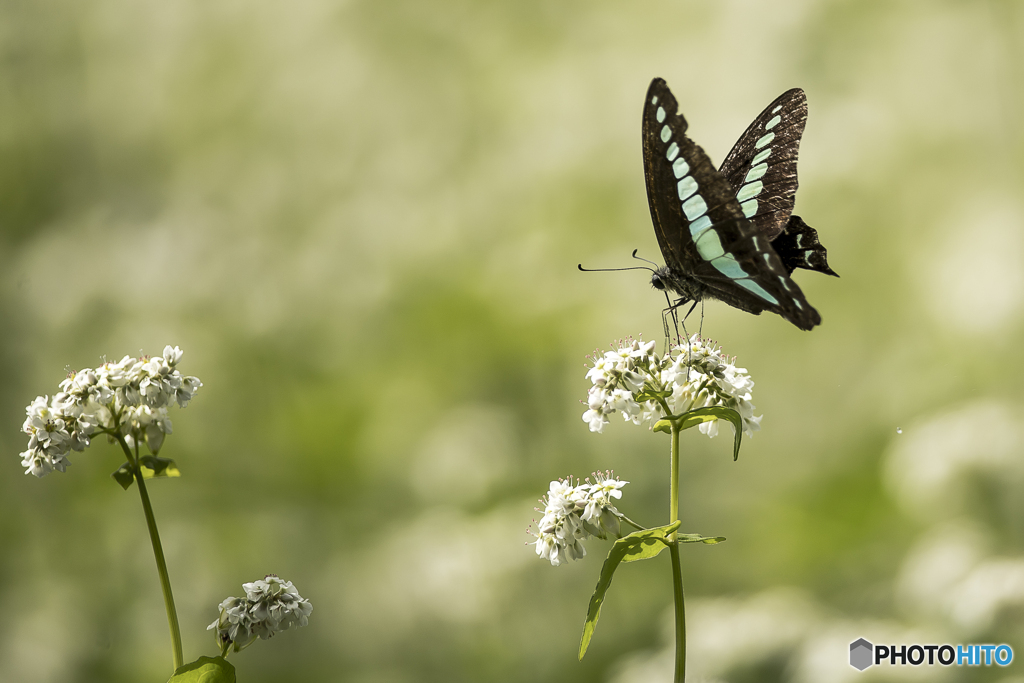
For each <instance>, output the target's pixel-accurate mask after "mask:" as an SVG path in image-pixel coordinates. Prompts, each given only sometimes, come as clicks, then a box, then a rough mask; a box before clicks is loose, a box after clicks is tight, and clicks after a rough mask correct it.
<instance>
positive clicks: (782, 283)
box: [642, 78, 821, 330]
mask: <svg viewBox="0 0 1024 683" xmlns="http://www.w3.org/2000/svg"><path fill="white" fill-rule="evenodd" d="M677 109H678V105H677V103H676V99H675V97H673V95H672V93H671V92H670V91H669V89H668V86H667V85H666V84H665V81H663V80H662V79H660V78H656V79H654V80H653V81H652V82H651V86H650V88H649V89H648V91H647V98H646V100H645V101H644V114H643V126H642V134H643V153H644V175H645V178H646V181H647V199H648V203H649V204H650V208H651V218H652V220H653V222H654V230H655V233H656V235H657V237H658V243H659V245H660V246H661V251H662V254H663V256H664V257H665V261H666V264H667V265H668V267H669V269H670V271H672V274H673V276H674V277H676V278H677V279H680V280H684V281H687V280H688V281H694V282H696V283H698V284H699V285H700V286H702V288H703V289H705V290H706V291H707V293H708V294H709V295H710V296H713V297H714V298H717V299H720V300H722V301H724V302H726V303H728V304H729V305H731V306H734V307H735V308H739V309H741V310H744V311H748V312H750V313H755V314H757V313H760V312H761V311H764V310H771V311H774V312H775V313H778V314H779V315H781V316H782V317H784V318H786V319H787V320H789V321H790V322H792V323H793V324H794V325H796V326H797V327H799V328H801V329H805V330H809V329H811V328H812V327H814V326H815V325H817V324H818V323H820V322H821V318H820V316H819V315H818V313H817V311H815V310H814V308H812V307H811V305H810V304H809V303H808V302H807V299H806V298H804V295H803V293H802V292H801V291H800V288H799V287H798V286H797V285H796V283H795V282H793V281H792V280H791V279H790V278H789V274H788V273H787V271H786V269H785V267H784V266H783V264H782V261H781V260H780V259H779V256H778V255H777V254H776V253H775V251H774V250H773V249H772V247H771V245H770V243H769V240H768V238H767V237H766V236H764V235H761V234H759V232H758V230H757V228H756V227H755V226H754V225H753V224H751V222H750V221H749V220H747V218H746V217H745V216H744V215H743V210H742V209H741V208H740V203H739V202H738V201H737V199H736V196H735V192H734V190H733V187H732V185H730V184H729V182H728V180H726V178H725V177H724V176H723V175H722V174H721V173H719V171H718V170H716V169H715V167H714V164H712V163H711V160H710V159H709V158H708V156H707V154H705V153H704V150H703V149H701V148H700V147H698V146H697V145H696V144H694V142H693V141H692V140H690V139H689V138H688V137H687V136H686V134H685V133H686V128H687V123H686V119H685V118H684V117H683V116H682V115H680V114H677ZM675 288H676V289H677V291H678V287H675Z"/></svg>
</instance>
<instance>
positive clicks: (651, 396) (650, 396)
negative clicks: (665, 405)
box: [633, 389, 672, 403]
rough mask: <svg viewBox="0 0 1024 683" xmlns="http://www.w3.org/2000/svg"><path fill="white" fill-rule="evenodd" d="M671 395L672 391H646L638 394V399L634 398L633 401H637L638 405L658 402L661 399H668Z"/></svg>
mask: <svg viewBox="0 0 1024 683" xmlns="http://www.w3.org/2000/svg"><path fill="white" fill-rule="evenodd" d="M671 395H672V390H671V389H668V390H666V391H654V390H653V389H644V390H643V391H641V392H640V393H639V394H637V395H636V398H634V399H633V400H634V401H636V402H637V403H643V402H644V401H656V400H657V399H659V398H668V397H669V396H671Z"/></svg>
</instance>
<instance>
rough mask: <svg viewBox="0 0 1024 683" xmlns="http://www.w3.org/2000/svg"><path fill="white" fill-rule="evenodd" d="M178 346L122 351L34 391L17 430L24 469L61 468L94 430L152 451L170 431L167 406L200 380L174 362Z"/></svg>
mask: <svg viewBox="0 0 1024 683" xmlns="http://www.w3.org/2000/svg"><path fill="white" fill-rule="evenodd" d="M181 356H182V351H181V349H179V348H178V347H177V346H175V347H171V346H167V347H165V348H164V352H163V355H162V356H143V357H142V358H132V357H131V356H125V357H124V358H122V359H121V360H120V361H118V362H116V363H104V364H103V365H101V366H99V367H98V368H85V369H84V370H80V371H79V372H72V373H70V374H69V375H68V377H67V379H65V380H64V381H63V382H61V383H60V391H59V392H58V393H56V394H54V395H53V396H52V397H47V396H39V397H38V398H36V400H34V401H32V403H30V404H29V406H28V408H26V412H27V413H28V417H27V418H26V420H25V424H24V425H23V426H22V431H24V432H25V433H26V434H28V435H29V440H28V450H27V451H24V452H23V453H22V454H21V464H22V466H24V467H25V473H26V474H34V475H36V476H37V477H42V476H44V475H46V474H49V473H50V472H52V471H53V470H59V471H61V472H63V471H65V469H67V466H68V465H70V464H71V463H70V462H69V461H68V458H67V456H68V454H69V453H70V452H71V451H84V450H85V449H86V448H87V447H88V446H89V443H90V439H91V438H92V436H93V435H94V434H96V433H105V434H110V435H114V434H120V435H121V436H123V437H124V439H125V440H126V441H127V442H128V445H129V446H131V447H134V446H135V444H136V443H140V442H144V443H145V444H146V446H147V447H148V448H149V450H150V452H152V453H154V454H155V453H156V452H157V451H159V450H160V446H161V445H162V444H163V441H164V436H165V435H167V434H170V433H171V421H170V419H168V417H167V414H168V413H167V409H168V407H169V406H171V405H172V404H174V403H177V404H178V405H179V406H181V407H182V408H184V407H185V406H186V405H188V402H189V401H190V400H191V399H192V396H193V394H195V392H196V391H197V390H198V389H199V387H201V386H202V385H203V383H202V382H200V381H199V380H198V379H197V378H195V377H183V376H182V375H181V373H179V372H178V370H177V369H176V366H177V364H178V361H180V360H181Z"/></svg>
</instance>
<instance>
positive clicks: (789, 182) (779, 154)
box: [721, 88, 807, 240]
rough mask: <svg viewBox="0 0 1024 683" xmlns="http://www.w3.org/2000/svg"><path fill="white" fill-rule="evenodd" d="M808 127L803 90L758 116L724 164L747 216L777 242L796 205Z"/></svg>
mask: <svg viewBox="0 0 1024 683" xmlns="http://www.w3.org/2000/svg"><path fill="white" fill-rule="evenodd" d="M806 124H807V97H806V96H805V95H804V91H803V90H801V89H800V88H793V89H792V90H787V91H786V92H784V93H782V94H781V95H779V96H778V97H777V98H776V99H775V101H774V102H772V103H771V104H769V105H768V106H767V107H765V109H764V111H762V112H761V113H760V114H758V116H757V118H756V119H754V121H753V123H751V124H750V125H749V126H748V127H747V129H746V130H745V131H744V132H743V135H741V136H740V139H739V140H737V141H736V144H735V145H734V146H733V148H732V150H731V151H730V152H729V155H728V156H727V157H726V158H725V161H723V162H722V168H721V171H722V174H723V175H724V176H725V177H726V178H727V179H728V181H729V183H730V184H731V185H732V186H733V187H734V188H736V198H737V200H738V201H739V203H740V207H741V209H742V211H743V215H744V216H746V217H747V218H749V219H750V220H751V221H753V222H754V225H755V226H756V227H757V229H758V232H760V233H761V234H762V235H764V236H765V237H767V238H768V239H769V240H774V239H775V238H776V237H778V236H779V235H781V234H782V232H783V231H784V229H785V227H786V223H787V222H788V221H789V217H790V215H791V214H792V213H793V204H794V202H795V201H796V190H797V186H798V185H799V183H798V182H797V174H796V162H797V155H798V154H799V152H800V138H801V137H802V136H803V134H804V126H805V125H806Z"/></svg>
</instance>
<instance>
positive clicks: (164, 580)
mask: <svg viewBox="0 0 1024 683" xmlns="http://www.w3.org/2000/svg"><path fill="white" fill-rule="evenodd" d="M116 438H117V441H118V443H120V444H121V448H122V449H124V452H125V453H126V454H127V455H128V462H130V463H131V465H132V471H133V472H134V473H135V481H136V482H137V483H138V484H139V496H140V497H141V498H142V510H143V512H145V513H146V526H147V527H149V540H150V541H151V542H152V544H153V555H154V557H155V558H156V570H157V573H159V574H160V588H161V590H162V591H163V594H164V609H165V610H167V625H168V626H169V627H170V629H171V649H172V650H173V656H174V670H175V671H177V670H178V668H180V667H181V665H182V664H184V663H185V661H184V658H183V657H182V654H181V631H180V630H179V628H178V612H177V610H175V609H174V595H172V594H171V578H170V576H169V575H168V574H167V562H166V561H165V560H164V549H163V546H162V545H161V544H160V532H159V531H158V530H157V528H156V517H154V516H153V505H152V503H150V501H149V492H148V491H147V490H146V482H145V480H144V478H143V476H142V468H141V467H140V466H139V457H138V455H139V454H138V452H137V451H136V453H135V457H132V452H131V450H130V449H129V448H128V444H127V443H126V442H125V440H124V437H123V436H121V435H120V434H117V435H116Z"/></svg>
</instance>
